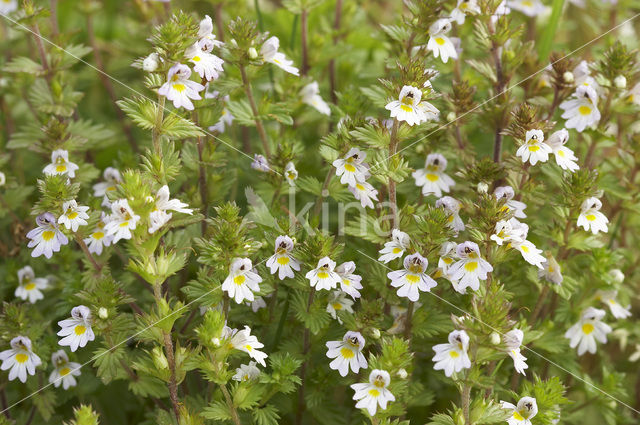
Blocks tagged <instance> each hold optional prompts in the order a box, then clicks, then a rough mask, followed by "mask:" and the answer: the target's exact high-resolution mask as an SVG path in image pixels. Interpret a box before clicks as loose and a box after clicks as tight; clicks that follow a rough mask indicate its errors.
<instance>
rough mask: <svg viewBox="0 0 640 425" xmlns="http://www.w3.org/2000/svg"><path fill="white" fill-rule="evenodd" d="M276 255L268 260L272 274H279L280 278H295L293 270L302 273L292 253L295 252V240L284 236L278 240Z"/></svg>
mask: <svg viewBox="0 0 640 425" xmlns="http://www.w3.org/2000/svg"><path fill="white" fill-rule="evenodd" d="M275 245H276V246H275V253H274V254H273V255H272V256H271V257H269V259H268V260H267V267H269V269H270V270H271V274H275V273H276V272H278V278H279V279H280V280H284V278H286V277H294V276H295V275H294V273H293V270H295V271H300V263H299V262H298V260H296V259H295V258H294V257H293V255H292V254H291V252H292V251H293V239H291V238H290V237H289V236H286V235H282V236H278V237H277V238H276V244H275Z"/></svg>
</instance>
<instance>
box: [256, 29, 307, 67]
mask: <svg viewBox="0 0 640 425" xmlns="http://www.w3.org/2000/svg"><path fill="white" fill-rule="evenodd" d="M279 48H280V40H278V37H275V36H274V37H270V38H268V39H267V41H265V42H264V44H263V45H262V47H261V48H260V55H262V60H264V61H265V62H269V63H272V64H274V65H276V66H278V67H279V68H281V69H283V70H285V71H286V72H288V73H290V74H293V75H300V71H298V68H296V67H294V66H293V61H291V60H289V59H287V58H286V57H285V55H284V53H281V52H279V51H278V49H279Z"/></svg>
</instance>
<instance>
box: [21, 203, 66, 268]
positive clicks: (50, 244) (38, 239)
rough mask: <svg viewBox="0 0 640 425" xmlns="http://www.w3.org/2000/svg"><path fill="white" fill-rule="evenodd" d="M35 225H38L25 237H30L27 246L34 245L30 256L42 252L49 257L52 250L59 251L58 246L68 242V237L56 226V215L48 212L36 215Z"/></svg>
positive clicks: (39, 254)
mask: <svg viewBox="0 0 640 425" xmlns="http://www.w3.org/2000/svg"><path fill="white" fill-rule="evenodd" d="M36 225H37V226H38V227H36V228H35V229H33V230H31V231H30V232H29V233H27V238H29V239H31V240H30V241H29V244H28V245H27V246H28V247H29V248H33V247H35V249H34V250H33V251H32V252H31V256H32V257H39V256H41V255H43V254H44V256H45V257H47V258H51V257H52V256H53V253H54V252H58V251H60V246H62V245H66V244H68V243H69V239H67V237H66V236H65V235H64V234H63V233H62V232H61V231H60V229H59V228H58V224H57V223H56V217H55V216H54V215H53V214H51V213H50V212H45V213H42V214H40V215H39V216H38V217H36Z"/></svg>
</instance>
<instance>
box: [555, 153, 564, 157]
mask: <svg viewBox="0 0 640 425" xmlns="http://www.w3.org/2000/svg"><path fill="white" fill-rule="evenodd" d="M556 155H558V156H561V157H563V158H564V151H558V152H556Z"/></svg>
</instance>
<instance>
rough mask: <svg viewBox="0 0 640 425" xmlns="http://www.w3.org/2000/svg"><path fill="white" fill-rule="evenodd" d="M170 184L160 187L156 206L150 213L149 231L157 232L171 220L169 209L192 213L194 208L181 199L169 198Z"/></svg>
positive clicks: (156, 197) (155, 199)
mask: <svg viewBox="0 0 640 425" xmlns="http://www.w3.org/2000/svg"><path fill="white" fill-rule="evenodd" d="M169 197H170V194H169V186H167V185H166V184H165V185H164V186H162V187H161V188H160V189H158V192H157V193H156V196H155V198H153V201H154V202H155V206H154V208H153V211H151V213H150V214H149V233H155V232H156V231H157V230H158V229H160V228H161V227H162V226H164V225H165V224H166V223H168V222H169V220H171V217H172V214H171V213H168V212H167V211H176V212H179V213H183V214H192V213H193V210H192V209H191V208H186V207H188V205H187V204H185V203H184V202H182V201H180V200H179V199H169Z"/></svg>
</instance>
